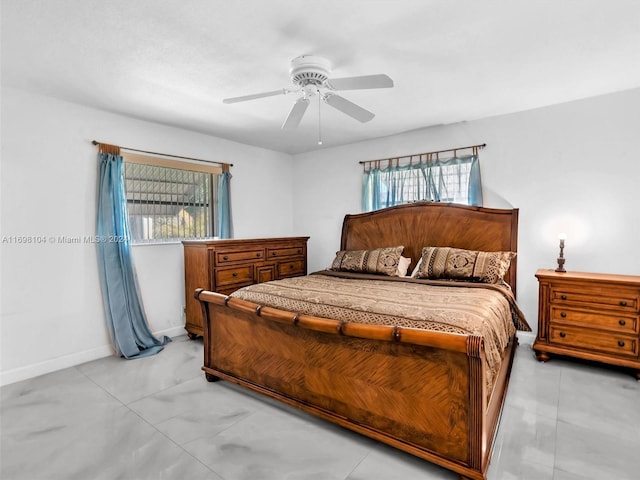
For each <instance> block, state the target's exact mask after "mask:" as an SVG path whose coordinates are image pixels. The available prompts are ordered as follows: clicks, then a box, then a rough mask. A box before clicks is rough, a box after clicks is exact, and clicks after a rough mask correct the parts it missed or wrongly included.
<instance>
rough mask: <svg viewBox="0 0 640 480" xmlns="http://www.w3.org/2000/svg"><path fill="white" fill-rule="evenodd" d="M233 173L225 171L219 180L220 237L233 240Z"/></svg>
mask: <svg viewBox="0 0 640 480" xmlns="http://www.w3.org/2000/svg"><path fill="white" fill-rule="evenodd" d="M230 184H231V173H230V172H229V171H228V170H225V171H223V172H222V174H221V175H220V178H219V179H218V237H219V238H232V236H233V227H232V223H231V185H230Z"/></svg>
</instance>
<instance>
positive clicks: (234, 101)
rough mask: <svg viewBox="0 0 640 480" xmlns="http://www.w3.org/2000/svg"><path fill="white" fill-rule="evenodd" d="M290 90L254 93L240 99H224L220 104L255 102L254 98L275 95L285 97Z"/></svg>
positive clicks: (282, 89)
mask: <svg viewBox="0 0 640 480" xmlns="http://www.w3.org/2000/svg"><path fill="white" fill-rule="evenodd" d="M289 91H290V90H287V89H286V88H281V89H280V90H274V91H272V92H263V93H254V94H253V95H244V96H242V97H232V98H225V99H224V100H222V103H237V102H246V101H247V100H255V99H256V98H264V97H273V96H275V95H286V94H287V93H289Z"/></svg>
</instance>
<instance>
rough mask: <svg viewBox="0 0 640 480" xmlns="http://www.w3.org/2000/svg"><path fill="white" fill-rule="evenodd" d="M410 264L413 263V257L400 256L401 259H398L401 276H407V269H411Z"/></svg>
mask: <svg viewBox="0 0 640 480" xmlns="http://www.w3.org/2000/svg"><path fill="white" fill-rule="evenodd" d="M409 265H411V259H410V258H408V257H402V256H401V257H400V260H399V261H398V276H399V277H406V276H407V270H409Z"/></svg>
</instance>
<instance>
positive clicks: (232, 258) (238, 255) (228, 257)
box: [215, 249, 264, 265]
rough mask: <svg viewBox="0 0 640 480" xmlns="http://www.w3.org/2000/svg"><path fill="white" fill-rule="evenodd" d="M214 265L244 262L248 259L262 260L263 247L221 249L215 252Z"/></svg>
mask: <svg viewBox="0 0 640 480" xmlns="http://www.w3.org/2000/svg"><path fill="white" fill-rule="evenodd" d="M215 255H216V265H224V264H227V263H233V262H246V261H250V260H262V259H263V258H264V249H253V250H223V251H220V252H215Z"/></svg>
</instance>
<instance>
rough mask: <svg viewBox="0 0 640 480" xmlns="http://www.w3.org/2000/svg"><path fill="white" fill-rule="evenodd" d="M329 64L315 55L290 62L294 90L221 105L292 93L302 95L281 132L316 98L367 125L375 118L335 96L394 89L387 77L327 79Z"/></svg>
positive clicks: (293, 124) (295, 123)
mask: <svg viewBox="0 0 640 480" xmlns="http://www.w3.org/2000/svg"><path fill="white" fill-rule="evenodd" d="M330 71H331V64H330V63H329V61H328V60H327V59H326V58H323V57H319V56H316V55H301V56H299V57H296V58H294V59H293V60H291V68H290V69H289V73H290V74H291V82H292V83H293V84H294V85H295V87H296V88H293V89H289V88H282V89H280V90H273V91H271V92H263V93H255V94H253V95H245V96H242V97H232V98H225V99H224V100H223V103H237V102H245V101H247V100H255V99H257V98H264V97H272V96H275V95H286V94H288V93H293V92H302V95H301V96H300V97H299V98H298V99H297V100H296V102H295V103H294V104H293V107H292V108H291V111H290V112H289V115H288V116H287V118H286V119H285V121H284V123H283V124H282V129H283V130H292V129H295V128H296V127H297V126H298V124H299V123H300V121H301V120H302V117H303V115H304V112H305V111H306V110H307V107H308V106H309V102H310V98H311V97H313V96H314V95H318V101H320V100H323V101H324V102H325V103H326V104H327V105H329V106H331V107H333V108H335V109H336V110H339V111H341V112H342V113H345V114H347V115H349V116H350V117H352V118H355V119H356V120H358V121H360V122H363V123H364V122H368V121H369V120H371V119H372V118H373V117H375V115H374V114H373V113H371V112H370V111H368V110H366V109H364V108H362V107H360V106H358V105H356V104H355V103H353V102H350V101H349V100H347V99H346V98H344V97H341V96H340V95H337V94H336V93H335V92H336V91H341V90H363V89H370V88H390V87H393V80H392V79H391V78H389V77H388V76H387V75H384V74H378V75H363V76H359V77H344V78H329V73H330Z"/></svg>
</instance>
